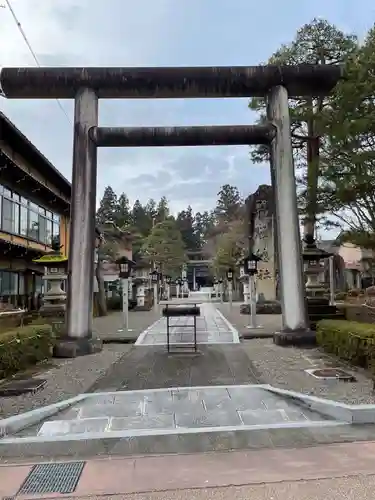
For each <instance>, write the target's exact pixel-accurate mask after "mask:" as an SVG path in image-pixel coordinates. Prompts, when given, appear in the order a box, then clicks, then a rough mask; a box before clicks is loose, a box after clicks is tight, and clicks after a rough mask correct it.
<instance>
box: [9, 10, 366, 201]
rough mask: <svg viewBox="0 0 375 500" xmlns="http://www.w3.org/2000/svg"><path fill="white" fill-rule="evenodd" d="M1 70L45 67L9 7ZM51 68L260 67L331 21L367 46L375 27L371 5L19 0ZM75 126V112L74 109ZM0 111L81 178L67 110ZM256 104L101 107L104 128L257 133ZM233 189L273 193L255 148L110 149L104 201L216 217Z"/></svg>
mask: <svg viewBox="0 0 375 500" xmlns="http://www.w3.org/2000/svg"><path fill="white" fill-rule="evenodd" d="M1 4H4V8H0V33H1V44H0V66H35V62H34V60H33V58H32V56H31V54H30V52H29V49H28V48H27V45H26V44H25V42H24V40H23V38H22V36H21V34H20V32H19V30H18V28H17V25H16V23H15V22H14V19H13V18H12V16H11V14H10V12H9V10H8V8H7V7H6V5H5V1H4V0H0V5H1ZM11 5H12V7H13V9H14V11H15V13H16V15H17V17H18V19H19V21H20V23H21V25H22V27H23V29H24V31H25V33H26V35H27V37H28V39H29V42H30V44H31V46H32V48H33V50H34V51H35V53H36V54H37V57H38V60H39V63H40V64H41V65H52V66H195V65H197V66H201V65H207V66H209V65H218V66H220V65H223V66H225V65H256V64H259V63H262V62H266V60H267V59H268V57H269V56H270V55H271V54H272V53H273V52H274V51H275V50H276V49H278V48H279V47H280V45H281V44H283V43H288V42H289V41H291V40H292V39H293V37H294V35H295V32H296V30H297V29H298V28H299V27H300V26H301V25H303V24H304V23H307V22H309V21H311V19H312V18H313V17H323V18H326V19H328V20H329V21H330V22H332V23H335V24H336V25H337V26H338V27H339V28H341V29H343V30H346V31H348V32H353V33H356V34H357V35H359V36H360V37H362V36H364V34H365V32H366V30H367V29H368V28H369V27H370V25H371V24H372V23H373V22H374V19H375V16H374V14H375V4H373V3H372V2H371V3H370V1H369V0H329V1H327V0H314V1H313V2H311V1H309V0H299V1H297V0H294V1H292V0H289V1H288V0H286V1H284V2H280V1H276V0H263V1H258V0H133V1H130V0H106V1H99V0H13V1H12V2H11ZM62 105H63V107H64V109H65V110H66V113H67V115H68V116H69V120H70V121H72V111H73V103H72V102H71V101H63V102H62ZM0 109H1V110H2V111H3V112H4V113H6V114H7V115H8V116H9V118H10V119H11V120H12V121H13V122H14V123H15V124H16V125H17V127H19V128H20V129H21V131H22V132H23V133H24V134H26V135H27V136H28V137H29V138H30V140H31V141H32V142H34V143H35V145H36V146H37V147H38V148H39V149H40V150H41V151H42V152H43V153H44V154H45V155H46V156H47V157H48V158H49V159H50V160H51V161H52V163H53V164H54V165H55V166H56V167H57V168H58V169H59V170H60V171H61V172H62V173H63V174H64V175H65V176H66V177H67V178H68V179H71V158H72V126H71V124H70V123H69V120H68V119H67V117H66V116H65V115H64V113H63V112H62V110H61V109H60V108H59V106H58V103H57V102H56V101H23V100H20V101H15V100H14V101H6V100H5V99H1V100H0ZM255 118H256V116H255V115H254V114H253V113H251V112H249V111H248V109H247V100H244V99H233V100H232V99H226V100H224V99H223V100H216V99H214V100H206V101H205V100H200V99H199V100H186V101H183V100H158V101H151V100H147V101H146V100H134V101H101V103H100V117H99V121H100V124H101V125H111V126H131V125H133V126H141V125H145V126H147V125H149V126H153V125H154V126H156V125H161V126H163V125H211V124H223V125H224V124H246V123H252V122H254V120H255ZM224 183H230V184H234V185H237V186H238V187H239V189H240V191H241V193H242V195H243V196H247V195H248V194H249V193H251V192H253V191H254V190H255V189H256V188H257V186H258V185H259V184H262V183H269V169H268V166H267V165H253V164H252V163H251V161H250V159H249V154H248V149H247V148H245V147H220V148H219V147H216V148H214V147H211V148H157V149H156V148H154V149H151V148H142V149H112V150H110V149H102V150H100V151H99V165H98V196H99V197H100V196H101V195H102V193H103V190H104V188H105V186H107V185H111V186H112V187H113V188H114V189H115V190H116V191H117V192H118V193H120V192H122V191H125V192H126V193H127V194H128V196H129V198H130V199H131V200H132V201H134V200H135V199H136V198H139V199H140V200H141V201H143V202H145V201H146V200H147V199H148V198H150V197H153V198H156V199H157V198H160V197H161V196H162V195H165V196H167V198H168V200H169V201H170V205H171V207H172V209H173V210H179V209H181V208H184V207H186V206H187V205H188V204H191V205H192V207H193V209H194V210H202V209H209V208H211V207H212V206H213V205H214V203H215V198H216V193H217V191H218V190H219V188H220V186H221V185H222V184H224Z"/></svg>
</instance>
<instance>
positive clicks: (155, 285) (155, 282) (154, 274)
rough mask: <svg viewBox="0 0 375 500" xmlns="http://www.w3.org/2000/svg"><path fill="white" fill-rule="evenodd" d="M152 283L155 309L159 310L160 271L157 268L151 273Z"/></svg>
mask: <svg viewBox="0 0 375 500" xmlns="http://www.w3.org/2000/svg"><path fill="white" fill-rule="evenodd" d="M150 278H151V283H152V287H153V292H154V310H155V311H157V310H158V281H159V273H158V271H157V270H156V269H154V270H153V271H152V272H151V273H150Z"/></svg>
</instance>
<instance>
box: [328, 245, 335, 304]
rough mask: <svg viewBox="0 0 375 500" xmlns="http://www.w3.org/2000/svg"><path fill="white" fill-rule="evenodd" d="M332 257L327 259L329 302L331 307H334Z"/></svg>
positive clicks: (333, 263) (333, 267)
mask: <svg viewBox="0 0 375 500" xmlns="http://www.w3.org/2000/svg"><path fill="white" fill-rule="evenodd" d="M334 258H335V257H334V256H333V255H331V256H330V257H329V302H330V305H331V306H334V305H335V302H336V301H335V291H336V290H335V285H336V283H335V281H336V280H335V261H334Z"/></svg>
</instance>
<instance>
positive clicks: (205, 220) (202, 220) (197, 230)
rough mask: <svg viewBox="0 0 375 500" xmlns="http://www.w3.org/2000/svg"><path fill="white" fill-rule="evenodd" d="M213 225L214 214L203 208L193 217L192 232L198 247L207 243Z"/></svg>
mask: <svg viewBox="0 0 375 500" xmlns="http://www.w3.org/2000/svg"><path fill="white" fill-rule="evenodd" d="M214 226H215V215H214V214H213V213H212V212H208V211H207V210H205V211H204V212H202V213H201V212H197V213H196V214H195V217H194V234H195V237H196V240H197V244H198V247H199V248H200V249H202V248H203V247H204V246H205V244H206V243H207V239H208V237H209V235H210V233H211V231H212V230H213V228H214Z"/></svg>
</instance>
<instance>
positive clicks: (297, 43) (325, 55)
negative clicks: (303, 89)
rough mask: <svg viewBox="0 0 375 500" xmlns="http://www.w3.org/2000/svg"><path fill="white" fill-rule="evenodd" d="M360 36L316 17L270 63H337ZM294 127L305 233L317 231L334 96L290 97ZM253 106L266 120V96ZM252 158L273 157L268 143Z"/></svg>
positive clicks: (355, 46)
mask: <svg viewBox="0 0 375 500" xmlns="http://www.w3.org/2000/svg"><path fill="white" fill-rule="evenodd" d="M356 48H357V39H356V37H354V36H353V35H351V34H346V33H343V32H342V31H340V30H339V29H338V28H337V27H336V26H334V25H332V24H330V23H329V22H328V21H326V20H323V19H313V20H312V21H311V23H309V24H305V25H304V26H302V27H301V28H300V29H299V30H298V31H297V35H296V37H295V39H294V40H293V41H292V42H291V43H289V44H288V45H283V46H282V47H281V48H280V49H279V50H278V51H276V52H275V54H273V56H272V57H271V58H270V59H269V61H268V62H269V63H270V64H303V63H311V64H337V63H341V62H343V61H345V60H346V58H347V57H348V56H349V55H350V54H352V53H354V52H355V50H356ZM289 105H290V115H291V123H292V126H291V129H292V130H291V131H292V143H293V149H294V160H295V164H296V165H297V167H300V168H302V169H303V170H302V171H301V175H300V177H299V179H298V180H299V183H300V193H299V194H300V204H301V210H302V211H303V213H304V219H305V222H304V224H305V228H304V229H305V234H310V235H314V232H315V223H316V219H317V215H318V213H319V211H320V206H319V175H320V171H321V158H320V155H319V152H320V148H321V146H322V145H323V144H324V141H325V139H324V136H325V130H324V126H323V120H322V117H323V114H324V110H325V109H326V108H327V107H330V106H331V97H330V96H326V97H319V98H310V97H309V98H300V99H290V100H289ZM250 108H251V109H253V110H256V111H259V112H261V116H260V119H259V121H260V122H263V121H265V120H266V117H265V100H264V99H259V98H254V99H252V100H251V102H250ZM252 159H253V161H256V162H263V161H265V160H268V159H269V149H268V147H264V146H261V147H255V148H253V149H252Z"/></svg>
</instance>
